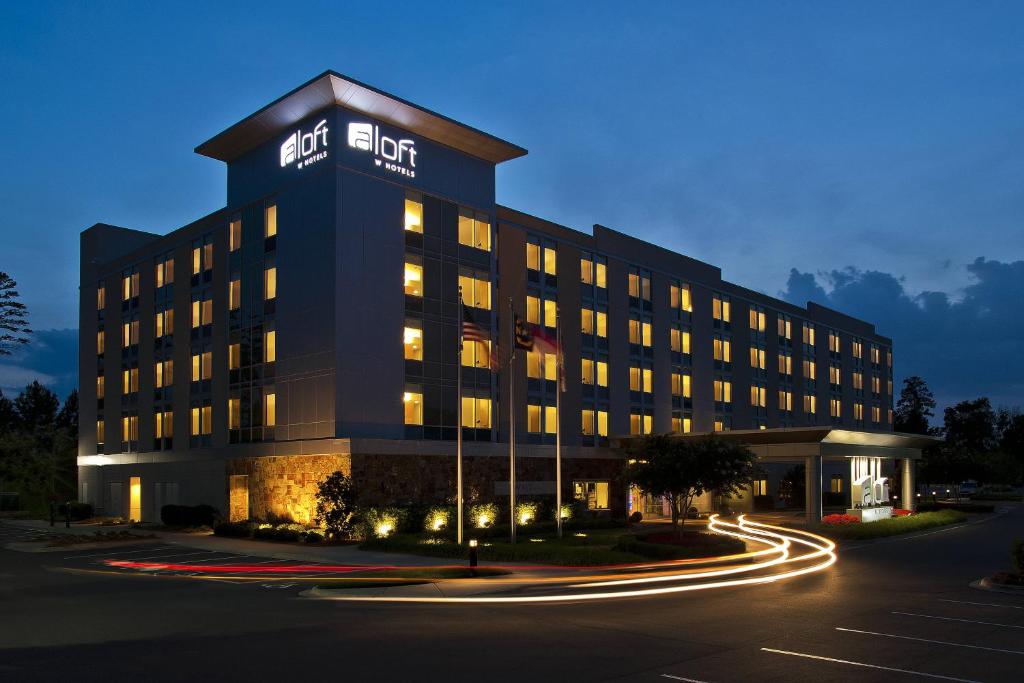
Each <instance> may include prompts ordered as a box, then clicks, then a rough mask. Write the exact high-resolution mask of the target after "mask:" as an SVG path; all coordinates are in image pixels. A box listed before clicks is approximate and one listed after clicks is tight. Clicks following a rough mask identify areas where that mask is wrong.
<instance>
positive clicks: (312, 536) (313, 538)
mask: <svg viewBox="0 0 1024 683" xmlns="http://www.w3.org/2000/svg"><path fill="white" fill-rule="evenodd" d="M302 540H304V541H305V542H306V543H323V542H324V535H323V534H322V533H320V532H319V531H307V532H306V535H305V536H303V537H302Z"/></svg>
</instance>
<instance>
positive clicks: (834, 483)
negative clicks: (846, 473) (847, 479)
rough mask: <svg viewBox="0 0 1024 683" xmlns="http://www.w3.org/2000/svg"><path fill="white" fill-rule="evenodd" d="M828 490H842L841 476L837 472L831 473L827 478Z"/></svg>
mask: <svg viewBox="0 0 1024 683" xmlns="http://www.w3.org/2000/svg"><path fill="white" fill-rule="evenodd" d="M828 490H829V491H830V492H831V493H842V492H843V477H842V475H839V474H833V475H832V476H831V477H829V480H828Z"/></svg>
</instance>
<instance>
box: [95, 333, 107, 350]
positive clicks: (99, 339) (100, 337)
mask: <svg viewBox="0 0 1024 683" xmlns="http://www.w3.org/2000/svg"><path fill="white" fill-rule="evenodd" d="M106 346H107V344H106V334H105V333H104V332H103V330H100V331H99V332H97V333H96V355H98V356H102V355H103V353H104V352H105V351H106Z"/></svg>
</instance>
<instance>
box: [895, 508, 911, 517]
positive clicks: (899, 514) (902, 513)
mask: <svg viewBox="0 0 1024 683" xmlns="http://www.w3.org/2000/svg"><path fill="white" fill-rule="evenodd" d="M892 514H893V517H906V516H907V515H911V514H913V513H912V512H911V511H910V510H904V509H903V508H893V509H892Z"/></svg>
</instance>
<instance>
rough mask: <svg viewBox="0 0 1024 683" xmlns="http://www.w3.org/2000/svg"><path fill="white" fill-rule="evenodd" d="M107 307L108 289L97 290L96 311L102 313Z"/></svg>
mask: <svg viewBox="0 0 1024 683" xmlns="http://www.w3.org/2000/svg"><path fill="white" fill-rule="evenodd" d="M106 307H107V288H106V287H100V288H99V289H97V290H96V310H98V311H102V310H103V309H104V308H106Z"/></svg>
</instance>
